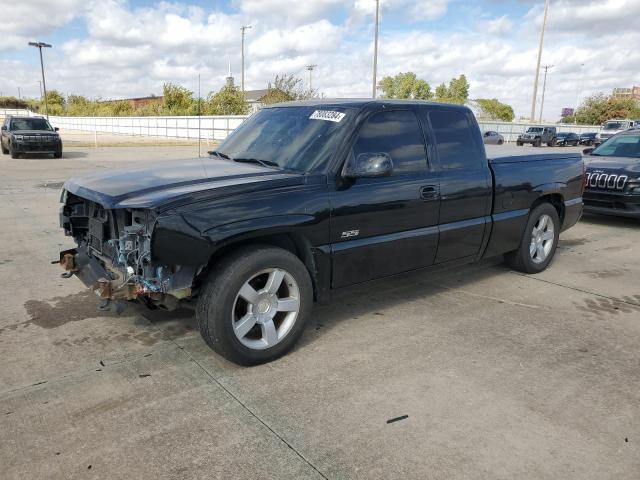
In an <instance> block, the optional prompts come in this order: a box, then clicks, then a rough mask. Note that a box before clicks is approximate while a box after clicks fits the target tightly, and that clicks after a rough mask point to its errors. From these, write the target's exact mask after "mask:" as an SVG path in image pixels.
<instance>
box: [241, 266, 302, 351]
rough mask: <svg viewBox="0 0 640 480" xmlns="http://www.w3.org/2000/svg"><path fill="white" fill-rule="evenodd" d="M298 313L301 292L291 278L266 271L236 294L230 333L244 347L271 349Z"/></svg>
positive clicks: (254, 276)
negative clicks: (232, 333) (232, 332)
mask: <svg viewBox="0 0 640 480" xmlns="http://www.w3.org/2000/svg"><path fill="white" fill-rule="evenodd" d="M299 312H300V289H299V288H298V284H297V283H296V281H295V279H294V278H293V276H292V275H291V274H290V273H289V272H287V271H285V270H282V269H280V268H268V269H266V270H262V271H260V272H258V273H256V274H255V275H253V276H252V277H251V278H250V279H249V280H247V281H246V282H245V283H244V285H242V288H240V291H239V292H238V294H237V295H236V299H235V301H234V304H233V311H232V314H231V321H232V325H233V331H234V333H235V334H236V337H237V338H238V340H240V343H242V344H243V345H244V346H245V347H248V348H251V349H254V350H263V349H265V348H270V347H273V346H274V345H275V344H277V343H278V342H280V341H281V340H282V339H283V338H284V337H285V336H286V335H287V334H288V333H289V332H290V331H291V328H292V327H293V325H294V323H295V322H296V319H297V318H298V313H299Z"/></svg>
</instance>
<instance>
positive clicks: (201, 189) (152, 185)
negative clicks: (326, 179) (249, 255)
mask: <svg viewBox="0 0 640 480" xmlns="http://www.w3.org/2000/svg"><path fill="white" fill-rule="evenodd" d="M303 181H304V176H303V175H302V174H298V173H291V172H283V171H281V170H275V169H271V168H267V167H262V166H260V165H253V164H248V163H237V162H233V161H230V160H229V161H228V160H219V159H212V158H196V159H192V160H180V161H172V162H162V163H159V164H158V165H157V166H154V167H146V168H134V169H127V170H112V171H108V172H97V173H92V174H89V175H85V176H82V177H78V178H72V179H70V180H68V181H67V182H66V183H65V184H64V189H65V190H67V191H68V192H70V193H73V194H75V195H77V196H79V197H82V198H85V199H88V200H92V201H94V202H97V203H99V204H101V205H102V206H103V207H105V208H158V207H161V206H163V205H166V204H168V203H171V204H175V202H176V201H178V200H181V201H182V203H188V202H191V201H198V200H200V199H204V198H211V197H212V196H223V195H230V194H234V193H240V192H246V191H252V190H265V189H270V188H276V187H280V186H288V185H299V184H301V183H303Z"/></svg>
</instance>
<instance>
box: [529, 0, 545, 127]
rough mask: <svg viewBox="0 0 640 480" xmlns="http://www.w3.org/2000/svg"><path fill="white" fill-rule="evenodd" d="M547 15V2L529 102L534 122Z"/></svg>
mask: <svg viewBox="0 0 640 480" xmlns="http://www.w3.org/2000/svg"><path fill="white" fill-rule="evenodd" d="M548 13H549V0H545V2H544V17H543V19H542V31H541V32H540V46H539V47H538V63H537V65H536V78H535V80H534V82H533V99H532V100H531V121H532V122H535V121H536V101H537V100H538V77H540V61H541V59H542V46H543V44H544V30H545V28H546V27H547V14H548Z"/></svg>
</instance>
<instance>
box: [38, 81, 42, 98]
mask: <svg viewBox="0 0 640 480" xmlns="http://www.w3.org/2000/svg"><path fill="white" fill-rule="evenodd" d="M38 85H39V86H40V101H42V80H38Z"/></svg>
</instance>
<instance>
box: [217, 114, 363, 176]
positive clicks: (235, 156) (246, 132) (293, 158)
mask: <svg viewBox="0 0 640 480" xmlns="http://www.w3.org/2000/svg"><path fill="white" fill-rule="evenodd" d="M353 112H354V110H353V109H349V108H342V107H331V106H326V107H306V106H304V107H303V106H300V107H274V108H265V109H263V110H260V111H259V112H257V113H256V114H255V115H253V116H251V117H249V118H248V119H247V120H246V121H245V122H244V123H243V124H242V125H240V127H238V128H237V129H236V130H234V132H233V133H232V134H231V135H230V136H229V137H228V138H227V139H226V140H225V141H224V142H223V143H222V144H221V145H220V147H219V149H218V152H219V153H220V154H222V155H226V156H229V157H230V158H231V159H232V160H237V161H242V160H245V161H246V160H254V161H261V162H263V163H265V164H271V165H274V166H276V165H277V166H278V167H279V168H282V169H285V170H295V171H300V172H311V171H318V170H321V169H322V168H323V167H324V166H326V164H327V162H328V161H329V158H330V157H331V155H332V154H333V153H334V151H335V149H336V146H337V145H339V144H340V141H341V139H342V137H343V135H344V134H345V133H346V132H347V131H348V130H349V129H348V125H349V123H350V122H351V119H352V117H353V115H354V113H353ZM258 163H259V162H258Z"/></svg>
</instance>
